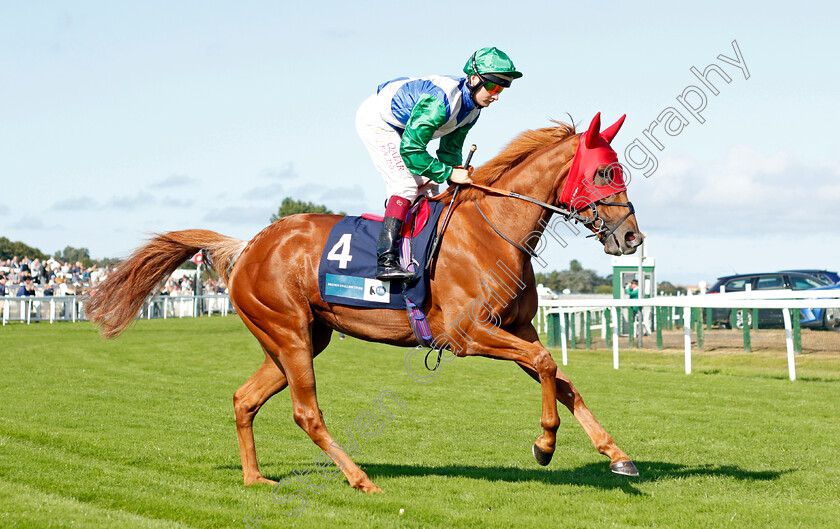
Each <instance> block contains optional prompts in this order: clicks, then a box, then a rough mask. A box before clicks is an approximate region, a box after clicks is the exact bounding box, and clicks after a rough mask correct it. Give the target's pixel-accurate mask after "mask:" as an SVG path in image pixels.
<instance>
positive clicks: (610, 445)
mask: <svg viewBox="0 0 840 529" xmlns="http://www.w3.org/2000/svg"><path fill="white" fill-rule="evenodd" d="M517 334H518V335H519V336H522V337H523V338H525V339H526V340H529V341H530V342H531V343H532V344H534V345H540V341H539V337H538V336H537V331H536V329H534V327H533V325H528V326H526V327H523V328H521V329H519V332H518V333H517ZM517 364H518V365H519V367H521V368H522V369H523V370H524V371H525V372H526V373H528V374H529V375H531V377H532V378H533V379H534V380H536V381H538V382H540V384H542V375H541V374H540V373H538V372H537V371H535V370H534V369H532V368H531V366H529V365H528V364H526V363H523V362H517ZM555 386H556V391H557V400H559V401H560V402H561V403H562V404H563V405H564V406H566V408H568V409H569V411H570V412H571V413H572V415H574V416H575V419H577V421H578V422H579V423H580V425H581V427H582V428H583V431H585V432H586V435H588V436H589V439H590V440H591V441H592V444H593V445H594V446H595V448H596V449H597V450H598V452H600V453H601V454H604V455H605V456H607V457H609V458H610V470H612V471H613V472H615V473H616V474H623V475H625V476H638V475H639V471H638V470H637V469H636V465H634V464H633V462H632V461H631V460H630V458H629V457H628V456H627V454H625V453H624V451H623V450H621V449H620V448H619V447H618V445H616V444H615V441H614V440H613V438H612V436H610V434H608V433H607V431H606V430H604V427H603V426H601V424H600V423H599V422H598V421H597V420H596V419H595V416H594V415H592V412H591V411H589V408H587V407H586V404H584V402H583V397H581V396H580V393H579V392H578V390H577V389H575V386H574V384H572V381H571V380H569V377H567V376H566V374H565V373H563V371H562V370H561V369H560V368H559V367H558V368H557V373H556V375H555Z"/></svg>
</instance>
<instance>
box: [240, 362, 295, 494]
mask: <svg viewBox="0 0 840 529" xmlns="http://www.w3.org/2000/svg"><path fill="white" fill-rule="evenodd" d="M287 385H288V382H287V381H286V376H285V375H284V374H283V372H282V371H281V370H280V368H279V367H277V364H275V363H274V360H272V359H271V358H270V357H268V356H266V359H265V362H263V364H262V365H261V366H260V368H259V369H257V371H256V373H254V374H253V375H252V376H251V378H249V379H248V381H247V382H245V383H244V384H242V387H240V388H239V389H237V390H236V392H235V393H234V394H233V409H234V412H235V414H236V436H237V437H238V438H239V456H240V457H241V459H242V474H243V477H244V480H245V484H246V485H252V484H254V483H274V482H273V481H271V480H269V479H266V478H264V477H263V475H262V474H261V473H260V470H259V467H258V465H257V450H256V447H255V445H254V429H253V424H254V416H255V415H256V414H257V412H258V411H260V408H261V407H262V405H263V404H265V401H267V400H268V399H269V398H271V396H272V395H274V394H276V393H279V392H280V391H283V389H285V387H286V386H287Z"/></svg>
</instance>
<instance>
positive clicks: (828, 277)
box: [782, 269, 840, 285]
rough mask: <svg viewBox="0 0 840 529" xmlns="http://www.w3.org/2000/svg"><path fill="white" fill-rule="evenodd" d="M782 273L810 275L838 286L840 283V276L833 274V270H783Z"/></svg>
mask: <svg viewBox="0 0 840 529" xmlns="http://www.w3.org/2000/svg"><path fill="white" fill-rule="evenodd" d="M782 272H799V273H802V274H808V275H812V276H814V277H816V278H817V279H822V280H823V281H825V282H826V283H829V284H832V285H836V284H837V283H838V282H840V274H838V273H837V272H832V271H831V270H816V269H814V270H782Z"/></svg>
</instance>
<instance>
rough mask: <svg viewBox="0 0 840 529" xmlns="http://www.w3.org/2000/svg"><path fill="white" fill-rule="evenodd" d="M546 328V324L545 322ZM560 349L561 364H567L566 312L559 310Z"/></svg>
mask: <svg viewBox="0 0 840 529" xmlns="http://www.w3.org/2000/svg"><path fill="white" fill-rule="evenodd" d="M546 329H548V324H546ZM560 351H562V355H561V356H562V359H563V365H564V366H565V365H568V364H569V353H568V351H567V350H566V312H565V311H563V310H562V309H561V310H560Z"/></svg>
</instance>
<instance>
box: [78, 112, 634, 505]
mask: <svg viewBox="0 0 840 529" xmlns="http://www.w3.org/2000/svg"><path fill="white" fill-rule="evenodd" d="M556 123H557V125H559V126H557V127H549V128H544V129H538V130H532V131H527V132H525V133H523V134H522V135H521V136H519V137H518V138H516V139H515V140H514V141H513V142H511V144H510V145H508V146H507V147H506V148H505V149H504V150H503V151H502V152H501V153H500V154H499V155H498V156H497V157H496V158H494V159H493V160H491V161H490V162H489V163H487V164H486V165H484V166H482V167H479V168H477V169H476V170H475V172H474V173H473V175H472V179H473V181H474V182H475V183H476V184H479V185H478V186H473V187H466V188H462V189H461V192H460V193H459V194H457V195H456V196H455V197H454V199H453V196H452V195H453V194H452V193H446V194H445V195H444V196H443V197H442V199H441V200H442V201H443V202H444V203H445V204H453V201H454V205H453V207H452V213H451V216H450V217H449V221H448V226H447V228H446V231H445V233H444V236H443V238H442V242H441V246H440V251H439V254H438V256H437V258H436V261H435V268H434V273H433V277H432V278H431V284H430V287H429V288H430V289H429V294H428V296H427V299H426V304H425V307H424V309H425V312H426V315H427V318H428V322H429V325H430V327H431V329H432V332H433V334H434V335H435V336H436V337H438V336H446V337H447V343H446V347H447V348H449V349H451V350H452V351H453V352H454V353H455V354H456V355H458V356H475V355H478V356H485V357H490V358H496V359H504V360H512V361H514V362H516V363H517V365H519V367H521V368H522V369H523V370H525V372H526V373H528V374H529V375H530V376H531V377H533V378H534V379H535V380H536V381H538V382H539V383H540V385H541V388H542V415H541V418H540V424H541V426H542V428H543V433H542V435H540V436H539V437H538V438H537V439H536V441H535V443H534V446H533V449H532V450H533V453H534V456H535V457H536V458H537V461H538V462H539V463H540V464H542V465H547V464H548V462H549V461H550V459H551V456H552V455H553V453H554V448H555V441H556V431H557V428H558V426H559V425H560V417H559V416H558V412H557V401H559V402H561V403H562V404H564V405H565V406H566V407H567V408H568V409H569V411H570V412H571V413H572V414H573V415H574V417H575V419H577V420H578V422H579V423H580V425H581V426H582V427H583V429H584V430H585V431H586V433H587V435H588V436H589V438H590V439H591V440H592V443H593V444H594V445H595V447H596V448H597V449H598V451H599V452H600V453H602V454H604V455H605V456H607V457H609V458H610V468H611V469H612V471H613V472H616V473H619V474H625V475H638V472H637V470H636V468H635V466H634V465H633V463H632V462H631V461H630V458H629V457H627V455H626V454H625V453H624V452H623V451H622V450H620V449H619V448H618V447H617V446H616V444H615V442H614V441H613V439H612V437H610V435H609V434H608V433H607V432H606V431H605V430H604V429H603V428H602V427H601V425H600V424H599V423H598V422H597V421H596V420H595V418H594V417H593V415H592V413H591V412H590V411H589V409H588V408H587V407H586V405H584V403H583V399H582V398H581V396H580V394H579V393H578V391H577V390H576V389H575V387H574V386H573V385H572V383H571V382H570V381H569V379H568V377H567V376H566V375H565V374H564V373H563V372H562V371H561V370H560V369H558V367H557V364H556V363H555V362H554V360H553V359H552V357H551V355H550V354H549V352H548V351H547V350H546V349H545V347H543V346H542V344H541V343H540V340H539V338H538V336H537V331H536V329H535V328H534V326H533V325H532V321H533V319H534V316H535V314H536V312H537V301H538V298H537V292H536V288H535V284H534V271H533V268H532V266H531V258H532V255H535V252H533V251H528V252H527V253H526V251H527V250H529V249H530V250H533V249H534V248H535V244H536V242H539V241H540V239H539V237H540V235H541V234H542V233H543V231H544V230H545V229H546V228H547V227H549V226H550V225H549V224H548V221H549V220H550V219H551V216H552V214H553V211H552V209H551V208H552V207H553V208H554V211H556V210H557V205H558V204H559V197H560V193H561V191H562V189H563V186H564V183H565V182H566V179H567V176H568V175H569V172H570V168H571V166H572V165H573V164H572V162H573V158H575V153H576V149H577V147H578V144H579V142H581V141H585V138H584V139H582V136H585V135H586V134H589V135H590V136H591V135H594V134H598V133H599V127H600V121H599V117H598V116H596V119H595V120H593V125H592V127H590V130H589V131H588V132H587V133H585V134H583V135H582V134H576V133H575V130H574V127H573V126H569V125H565V124H562V123H559V122H556ZM620 124H621V120H620V121H619V123H616V125H613V126H612V127H610V128H609V129H608V130H605V131H604V132H603V133H602V134H603V135H602V138H606V143H604V144H605V145H607V143H608V142H609V141H611V140H612V137H614V136H615V133H616V132H617V130H618V127H619V126H620ZM593 129H594V130H593ZM599 141H600V140H599ZM607 149H609V150H610V151H611V152H612V156H613V159H616V158H615V152H614V151H612V149H611V148H610V147H608V146H607ZM597 169H598V171H597V172H595V173H594V174H593V173H590V174H588V175H586V177H587V178H589V179H590V180H592V179H595V181H596V184H598V185H604V182H600V183H598V182H597V180H598V179H599V178H600V179H604V178H605V177H606V176H607V175H606V174H605V172H604V169H605V166H604V165H601V166H600V167H598V168H597ZM481 186H489V187H492V188H493V190H488V188H487V187H481ZM622 188H623V186H622ZM494 190H498V191H494ZM511 193H513V195H511ZM504 195H508V196H504ZM523 197H526V198H527V199H530V200H531V202H528V201H525V200H520V199H522V198H523ZM613 197H614V198H613V202H604V201H603V200H599V201H596V202H593V203H592V204H590V205H589V206H588V207H587V208H586V209H582V210H581V211H580V212H573V213H572V217H575V216H577V217H578V219H579V220H580V219H583V220H582V221H583V222H584V223H587V222H588V225H587V227H588V228H589V229H590V230H591V231H593V232H596V233H597V234H598V237H599V238H600V239H601V242H602V243H603V244H604V250H605V252H606V253H609V254H616V255H618V254H621V253H633V252H634V251H635V249H636V247H637V246H638V245H639V244H641V242H642V236H641V234H640V233H639V230H638V227H637V224H636V219H635V216H634V215H633V214H632V211H633V210H632V206H630V213H628V212H627V208H626V207H623V206H629V202H628V201H627V195H626V190H623V191H620V192H616V193H614V194H613ZM541 204H542V205H541ZM479 210H480V211H479ZM586 212H588V213H589V216H588V217H583V216H582V214H583V213H586ZM442 217H443V216H442ZM567 217H568V216H567ZM340 218H341V217H340V216H337V215H320V214H301V215H292V216H289V217H285V218H282V219H280V220H278V221H277V222H275V223H273V224H271V225H270V226H268V227H266V228H265V229H263V230H262V231H261V232H260V233H259V234H257V236H256V237H254V238H253V239H252V240H251V241H250V242H245V241H240V240H238V239H234V238H231V237H227V236H224V235H220V234H218V233H215V232H212V231H207V230H184V231H174V232H169V233H165V234H162V235H157V236H156V237H154V238H153V239H152V240H151V241H149V242H148V243H147V244H146V245H144V246H142V247H140V248H138V249H137V250H135V251H134V253H133V254H132V255H131V257H130V258H129V259H128V260H127V261H125V262H124V263H122V264H121V265H120V266H119V268H118V269H117V270H116V271H115V272H114V273H112V274H111V275H110V276H109V277H108V279H107V280H106V281H105V282H104V283H103V284H101V285H100V286H99V287H97V288H96V289H95V290H94V291H93V292H92V293H91V296H90V299H89V302H88V304H87V307H86V310H87V314H88V317H89V318H90V319H91V320H93V321H94V322H95V323H96V324H97V325H99V327H100V331H101V333H102V335H103V336H105V337H106V338H111V337H114V336H116V335H118V334H120V333H121V332H122V331H123V330H125V329H126V327H127V326H128V325H129V324H130V323H131V321H132V320H133V319H134V318H135V316H136V315H137V314H138V311H139V310H140V308H141V307H142V304H143V302H144V301H145V300H146V299H147V298H148V297H149V296H150V295H152V294H153V293H154V292H155V290H156V288H157V287H158V286H159V285H160V283H161V282H162V281H164V280H166V278H168V277H169V276H170V274H171V273H172V272H173V271H174V270H175V269H176V268H177V267H178V266H179V265H180V264H181V263H183V262H184V261H185V260H187V259H188V258H189V257H190V256H192V255H194V254H195V253H196V252H198V251H201V250H203V251H204V252H205V254H206V255H207V256H208V258H209V260H210V262H211V263H212V266H213V268H214V270H215V271H216V272H217V273H218V274H219V276H220V277H221V278H222V279H223V280H224V281H225V283H226V284H227V285H228V286H229V289H230V298H231V302H232V303H233V305H234V307H235V308H236V312H237V314H239V316H240V317H241V318H242V320H243V321H244V322H245V325H246V326H247V327H248V329H249V330H250V331H251V332H252V333H253V334H254V336H255V337H256V338H257V340H259V343H260V344H261V346H262V348H263V350H264V352H265V361H264V362H263V364H262V366H261V367H260V368H259V369H257V371H256V372H255V373H254V374H253V376H251V378H250V379H248V381H247V382H245V384H243V385H242V387H240V388H239V389H238V390H237V391H236V392H235V393H234V395H233V405H234V410H235V414H236V429H237V435H238V437H239V452H240V456H241V458H242V472H243V474H244V481H245V484H246V485H250V484H253V483H274V481H271V480H269V479H267V478H265V477H263V475H262V474H261V473H260V470H259V468H258V466H257V455H256V450H255V447H254V434H253V430H252V423H253V420H254V416H255V415H256V413H257V412H258V411H259V409H260V407H261V406H262V405H263V404H265V402H266V401H267V400H268V399H269V398H270V397H271V396H272V395H274V394H276V393H278V392H280V391H282V390H283V389H285V388H286V387H287V386H288V388H289V391H290V393H291V399H292V407H293V414H294V420H295V422H296V423H297V424H298V426H300V427H301V428H302V429H303V430H304V431H305V432H306V434H307V435H309V437H310V438H311V439H312V441H313V442H314V443H315V444H316V445H318V447H319V448H320V449H321V450H324V451H329V450H331V449H332V448H333V447H335V446H336V445H335V444H333V437H332V436H331V435H330V432H329V431H327V427H326V425H325V424H324V419H323V417H322V416H321V411H320V409H319V408H318V400H317V397H316V393H315V372H314V370H313V358H314V357H315V356H316V355H318V354H319V353H320V352H321V351H323V350H324V349H325V348H326V347H327V345H328V344H329V342H330V336H331V334H332V331H333V330H337V331H340V332H343V333H345V334H348V335H350V336H354V337H356V338H360V339H363V340H368V341H374V342H381V343H387V344H392V345H397V346H403V347H412V346H416V345H417V342H416V339H415V336H414V334H413V331H412V329H411V326H410V325H409V322H408V320H407V317H406V313H405V311H403V310H388V309H370V308H355V307H348V306H343V305H332V304H328V303H325V302H324V301H323V300H322V299H321V295H320V294H319V291H318V263H319V258H320V255H321V251H322V249H323V248H324V245H325V243H326V240H327V236H328V234H329V232H330V229H331V228H332V227H333V226H334V225H335V224H336V223H337V222H338V221H339V219H340ZM587 218H588V219H589V220H588V221H587ZM555 219H559V217H555ZM593 219H597V220H593ZM442 223H443V220H439V225H440V224H442ZM570 226H573V225H570ZM439 227H440V226H439ZM503 237H505V238H506V239H508V240H507V241H506V240H505V239H504V238H503ZM532 241H536V242H532ZM524 246H527V248H525V247H524ZM501 267H503V268H504V269H506V270H507V271H506V272H504V273H505V274H508V277H513V279H512V280H511V285H508V288H504V287H503V286H502V285H499V280H498V278H499V277H500V276H501V273H500V270H501ZM513 283H516V287H515V289H513V288H510V287H511V286H512V284H513ZM493 285H495V286H493ZM515 290H518V292H515ZM509 291H514V295H508V296H507V297H505V295H503V294H502V292H505V293H509ZM476 300H481V303H478V304H476ZM466 314H469V315H470V317H465V315H466ZM491 319H492V321H495V322H497V323H498V328H496V329H494V332H492V333H490V332H487V323H486V322H488V321H490V320H491ZM331 451H332V453H333V454H335V460H334V462H335V463H336V464H337V465H338V466H339V467H340V468H341V470H342V472H343V473H344V475H345V476H346V477H347V480H348V481H349V483H350V485H351V486H353V487H354V488H357V489H361V490H363V491H365V492H381V489H380V488H379V487H377V486H376V485H375V484H374V483H373V482H372V481H371V480H370V479H369V478H368V476H367V474H365V472H364V471H362V469H360V468H359V467H358V466H357V465H356V464H355V463H354V462H353V461H352V460H351V459H350V457H349V456H348V455H347V454H346V453H344V452H343V451H341V450H334V449H332V450H331Z"/></svg>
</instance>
